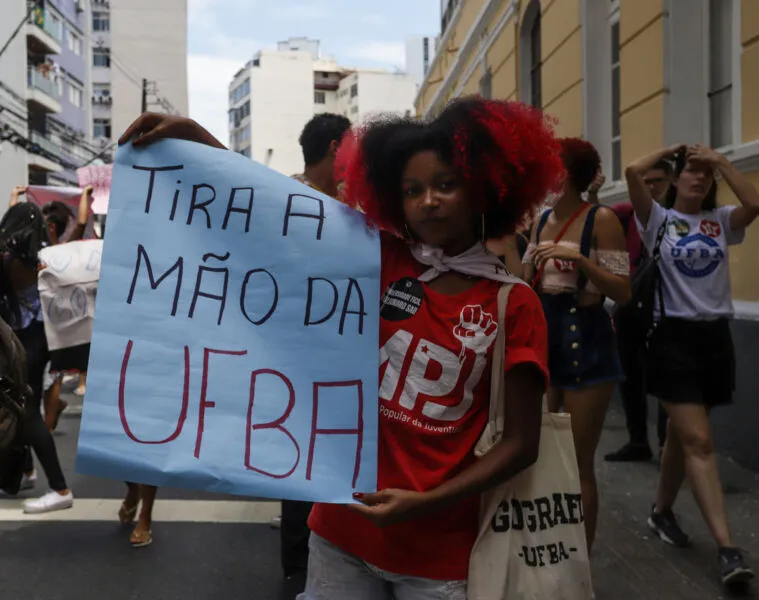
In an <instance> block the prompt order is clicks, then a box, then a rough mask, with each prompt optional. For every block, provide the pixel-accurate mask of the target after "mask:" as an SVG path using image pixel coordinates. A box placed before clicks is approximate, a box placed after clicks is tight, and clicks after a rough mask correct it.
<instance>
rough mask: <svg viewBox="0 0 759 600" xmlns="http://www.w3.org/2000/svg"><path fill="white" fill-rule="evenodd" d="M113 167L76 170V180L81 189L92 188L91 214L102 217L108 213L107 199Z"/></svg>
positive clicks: (101, 166) (109, 193)
mask: <svg viewBox="0 0 759 600" xmlns="http://www.w3.org/2000/svg"><path fill="white" fill-rule="evenodd" d="M112 175H113V165H89V166H87V167H82V168H80V169H77V170H76V178H77V181H78V182H79V186H80V187H82V188H85V187H87V186H88V185H91V186H92V197H93V203H92V212H94V213H95V214H96V215H104V214H106V213H107V212H108V198H109V197H110V195H111V177H112Z"/></svg>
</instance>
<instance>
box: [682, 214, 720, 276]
mask: <svg viewBox="0 0 759 600" xmlns="http://www.w3.org/2000/svg"><path fill="white" fill-rule="evenodd" d="M717 226H718V227H719V224H717ZM671 253H672V258H673V259H674V263H675V267H676V268H677V270H678V271H680V273H682V274H683V275H685V276H687V277H696V278H701V277H707V276H709V275H711V274H712V273H713V272H714V271H715V270H716V269H717V267H718V266H719V265H720V263H721V262H722V261H723V260H725V253H724V251H723V250H722V248H721V247H720V244H719V242H717V240H716V239H714V238H712V237H709V236H708V235H704V234H703V233H701V232H699V233H695V234H692V235H687V236H685V237H683V238H680V239H679V240H678V241H677V244H675V246H674V247H673V248H672V250H671Z"/></svg>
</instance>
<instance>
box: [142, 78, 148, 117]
mask: <svg viewBox="0 0 759 600" xmlns="http://www.w3.org/2000/svg"><path fill="white" fill-rule="evenodd" d="M147 111H148V80H147V79H145V78H144V77H143V78H142V112H147Z"/></svg>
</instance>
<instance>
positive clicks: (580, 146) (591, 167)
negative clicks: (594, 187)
mask: <svg viewBox="0 0 759 600" xmlns="http://www.w3.org/2000/svg"><path fill="white" fill-rule="evenodd" d="M560 141H561V159H562V160H563V161H564V168H565V169H566V170H567V179H568V180H569V182H570V183H571V184H572V185H573V186H574V188H575V189H576V190H577V191H578V192H581V193H582V192H584V191H585V190H587V189H588V188H589V187H590V184H591V183H593V179H594V178H595V176H596V173H597V172H598V169H600V168H601V157H600V156H599V155H598V150H596V147H595V146H594V145H593V144H591V143H590V142H587V141H585V140H581V139H580V138H562V139H561V140H560Z"/></svg>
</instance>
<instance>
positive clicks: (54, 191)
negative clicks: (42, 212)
mask: <svg viewBox="0 0 759 600" xmlns="http://www.w3.org/2000/svg"><path fill="white" fill-rule="evenodd" d="M83 191H84V190H83V189H80V188H76V187H58V186H53V185H30V186H29V187H28V188H27V190H26V198H27V200H28V201H29V202H32V203H33V204H36V205H37V206H39V207H40V208H42V207H43V206H45V205H46V204H49V203H50V202H56V201H58V202H63V204H65V205H66V206H68V207H69V208H70V209H71V218H70V219H69V224H68V225H67V226H66V231H65V233H64V234H63V235H62V236H61V241H65V240H68V239H69V236H70V235H71V233H72V232H73V230H74V227H76V220H77V217H78V215H79V202H80V201H81V199H82V192H83ZM89 204H90V216H89V219H88V221H87V227H86V228H85V230H84V237H85V238H92V237H94V228H93V219H92V204H93V201H92V200H91V199H90V201H89Z"/></svg>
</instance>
